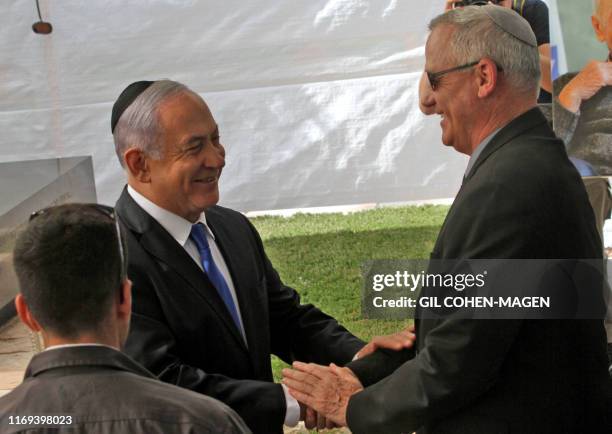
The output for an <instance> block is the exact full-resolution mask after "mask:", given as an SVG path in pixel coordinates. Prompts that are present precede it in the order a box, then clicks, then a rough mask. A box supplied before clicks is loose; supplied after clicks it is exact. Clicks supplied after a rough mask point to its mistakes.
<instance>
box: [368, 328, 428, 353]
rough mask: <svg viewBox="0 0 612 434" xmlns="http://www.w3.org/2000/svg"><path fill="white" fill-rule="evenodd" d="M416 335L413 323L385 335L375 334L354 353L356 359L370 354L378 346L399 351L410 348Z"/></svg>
mask: <svg viewBox="0 0 612 434" xmlns="http://www.w3.org/2000/svg"><path fill="white" fill-rule="evenodd" d="M415 340H416V336H415V334H414V325H411V326H409V327H407V328H406V329H405V330H402V331H400V332H397V333H393V334H391V335H385V336H375V337H374V338H372V340H371V341H370V343H369V344H367V345H365V346H364V347H363V348H362V349H361V350H359V352H358V353H357V355H356V358H357V359H360V358H362V357H365V356H367V355H368V354H372V353H373V352H374V351H376V350H377V349H379V348H386V349H388V350H394V351H399V350H403V349H405V348H410V347H412V346H413V345H414V341H415Z"/></svg>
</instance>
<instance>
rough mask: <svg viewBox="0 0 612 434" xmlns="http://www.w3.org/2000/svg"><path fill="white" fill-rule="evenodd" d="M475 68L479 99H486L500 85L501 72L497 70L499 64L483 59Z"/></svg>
mask: <svg viewBox="0 0 612 434" xmlns="http://www.w3.org/2000/svg"><path fill="white" fill-rule="evenodd" d="M474 68H476V85H477V86H478V98H486V97H488V96H489V95H491V93H493V90H495V87H497V85H498V81H499V71H498V70H497V64H496V63H495V62H494V61H493V60H491V59H487V58H483V59H481V60H480V62H478V64H477V65H476V66H475V67H474Z"/></svg>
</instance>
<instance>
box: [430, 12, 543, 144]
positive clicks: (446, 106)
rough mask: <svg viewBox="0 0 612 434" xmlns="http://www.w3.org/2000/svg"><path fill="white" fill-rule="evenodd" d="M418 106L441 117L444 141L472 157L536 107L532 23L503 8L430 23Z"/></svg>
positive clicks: (536, 68)
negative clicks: (488, 140) (489, 139)
mask: <svg viewBox="0 0 612 434" xmlns="http://www.w3.org/2000/svg"><path fill="white" fill-rule="evenodd" d="M430 30H431V34H430V35H429V38H428V40H427V45H426V48H425V72H424V75H423V77H422V82H421V86H420V96H419V98H420V106H421V110H422V111H423V112H424V113H425V114H434V113H435V114H439V115H440V116H441V117H442V121H441V123H440V125H441V128H442V142H443V143H444V144H445V145H447V146H452V147H453V148H455V149H456V150H457V151H459V152H462V153H464V154H468V155H471V154H472V152H473V150H474V149H475V148H476V146H478V144H479V143H480V142H482V141H483V140H484V139H485V138H486V137H487V136H488V135H490V134H491V133H493V132H494V131H495V130H497V129H498V128H501V127H503V126H504V125H505V124H506V123H508V122H509V121H510V120H512V119H513V118H515V117H517V116H518V115H520V114H522V113H524V112H525V111H527V110H529V109H531V108H533V107H534V106H535V105H536V102H537V96H538V92H539V88H540V66H539V57H538V56H539V55H538V49H537V43H536V38H535V35H534V34H533V31H532V30H531V28H530V27H529V24H527V22H526V21H525V20H524V19H523V18H521V17H520V16H519V15H518V14H516V13H515V12H513V11H512V10H510V9H506V8H503V7H500V6H494V5H487V6H469V7H465V8H460V9H453V10H451V11H448V12H446V13H444V14H442V15H440V16H438V17H436V18H435V19H433V20H432V21H431V23H430Z"/></svg>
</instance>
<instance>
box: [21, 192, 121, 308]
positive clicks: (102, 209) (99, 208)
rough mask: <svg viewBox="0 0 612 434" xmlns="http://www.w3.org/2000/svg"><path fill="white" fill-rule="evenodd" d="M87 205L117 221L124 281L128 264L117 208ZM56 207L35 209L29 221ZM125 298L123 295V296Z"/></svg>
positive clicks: (93, 204)
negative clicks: (116, 214)
mask: <svg viewBox="0 0 612 434" xmlns="http://www.w3.org/2000/svg"><path fill="white" fill-rule="evenodd" d="M85 206H87V207H88V208H90V209H93V210H95V211H97V212H99V213H100V214H102V215H104V216H106V217H108V218H109V219H111V220H112V221H113V222H114V223H115V228H116V230H117V243H118V244H119V259H120V261H121V275H120V278H121V282H123V280H124V279H125V276H126V266H125V254H124V252H123V242H122V241H121V240H122V238H121V228H120V227H119V221H118V220H117V218H116V216H115V209H114V208H113V207H110V206H107V205H100V204H97V203H88V204H86V205H85ZM53 208H55V207H53V206H50V207H47V208H43V209H40V210H38V211H34V212H33V213H32V214H30V218H29V220H28V221H29V222H31V221H32V220H34V219H35V218H36V217H38V216H41V215H43V214H46V213H47V212H49V210H51V209H53ZM122 298H123V297H122Z"/></svg>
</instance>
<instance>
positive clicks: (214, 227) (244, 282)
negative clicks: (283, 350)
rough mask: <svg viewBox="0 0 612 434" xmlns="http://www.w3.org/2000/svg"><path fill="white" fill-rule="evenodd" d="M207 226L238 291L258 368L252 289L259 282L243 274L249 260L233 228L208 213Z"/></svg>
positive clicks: (245, 329)
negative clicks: (232, 231) (243, 254)
mask: <svg viewBox="0 0 612 434" xmlns="http://www.w3.org/2000/svg"><path fill="white" fill-rule="evenodd" d="M206 224H207V225H208V226H209V227H210V230H211V231H212V232H213V234H214V235H215V243H216V244H217V246H218V247H219V250H220V251H221V254H222V255H223V259H225V263H226V264H227V268H228V269H229V272H230V274H231V276H232V282H233V283H234V289H235V290H236V298H237V299H238V305H239V306H240V315H241V317H242V324H243V326H244V332H245V334H246V340H247V343H248V347H249V348H248V349H249V356H250V357H251V362H252V363H253V365H254V366H257V365H258V363H257V358H256V357H255V355H256V354H257V353H258V351H257V348H256V346H257V344H258V342H259V339H258V337H257V333H258V331H259V329H260V327H259V325H258V323H257V318H256V317H255V315H256V313H257V311H258V309H257V300H254V299H253V294H254V291H253V288H252V286H253V285H254V284H256V283H257V282H253V281H252V279H251V278H250V276H249V275H246V274H245V273H244V272H242V270H243V269H244V267H243V266H241V264H247V263H248V261H249V258H243V257H242V256H241V255H242V253H243V252H244V248H243V246H240V245H238V244H237V242H236V240H235V238H236V237H235V236H232V234H231V233H230V230H231V228H229V227H228V226H227V225H226V224H224V222H223V220H222V218H220V216H219V215H218V214H217V213H214V212H209V211H207V212H206ZM228 252H232V254H231V255H230V254H228Z"/></svg>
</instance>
